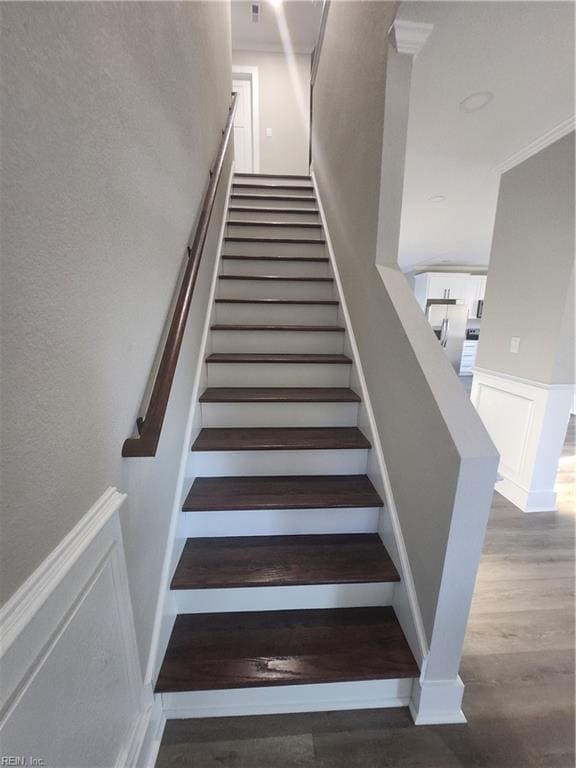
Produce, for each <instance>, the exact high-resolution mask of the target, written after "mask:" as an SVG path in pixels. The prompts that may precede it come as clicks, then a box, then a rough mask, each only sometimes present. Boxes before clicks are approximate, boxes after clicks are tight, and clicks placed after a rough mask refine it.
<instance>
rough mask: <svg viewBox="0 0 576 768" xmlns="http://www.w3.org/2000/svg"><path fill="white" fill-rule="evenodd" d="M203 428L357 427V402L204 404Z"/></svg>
mask: <svg viewBox="0 0 576 768" xmlns="http://www.w3.org/2000/svg"><path fill="white" fill-rule="evenodd" d="M201 408H202V426H204V427H355V426H356V424H357V423H358V404H357V403H202V405H201Z"/></svg>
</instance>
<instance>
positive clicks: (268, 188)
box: [232, 179, 314, 196]
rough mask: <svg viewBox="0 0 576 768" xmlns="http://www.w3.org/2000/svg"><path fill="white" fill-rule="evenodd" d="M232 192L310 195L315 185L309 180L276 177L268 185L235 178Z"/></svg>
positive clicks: (312, 193) (312, 194)
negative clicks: (283, 179) (301, 180)
mask: <svg viewBox="0 0 576 768" xmlns="http://www.w3.org/2000/svg"><path fill="white" fill-rule="evenodd" d="M232 192H233V193H234V194H236V193H240V194H242V193H245V192H255V193H256V194H259V195H260V194H262V195H309V196H314V187H313V186H312V184H310V183H309V182H305V181H304V182H299V181H288V180H285V181H282V179H274V181H273V182H270V185H268V184H267V183H266V182H265V181H264V182H263V181H261V180H259V181H245V180H241V181H240V180H237V179H235V180H234V181H233V182H232Z"/></svg>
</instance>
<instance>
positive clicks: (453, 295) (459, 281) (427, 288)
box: [414, 272, 471, 311]
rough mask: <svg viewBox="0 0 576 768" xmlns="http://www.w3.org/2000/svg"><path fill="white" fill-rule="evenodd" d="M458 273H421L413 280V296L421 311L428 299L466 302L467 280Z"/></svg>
mask: <svg viewBox="0 0 576 768" xmlns="http://www.w3.org/2000/svg"><path fill="white" fill-rule="evenodd" d="M470 277H471V275H469V274H466V273H460V272H422V273H421V274H419V275H416V276H415V278H414V294H415V296H416V298H417V300H418V303H419V304H420V306H421V307H422V310H423V311H425V310H426V302H427V301H428V299H456V300H460V301H464V302H467V299H468V279H469V278H470Z"/></svg>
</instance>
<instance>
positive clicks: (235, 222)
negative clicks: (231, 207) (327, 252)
mask: <svg viewBox="0 0 576 768" xmlns="http://www.w3.org/2000/svg"><path fill="white" fill-rule="evenodd" d="M226 224H227V225H228V226H229V227H303V228H306V229H322V224H321V223H320V222H319V221H250V219H228V221H227V222H226Z"/></svg>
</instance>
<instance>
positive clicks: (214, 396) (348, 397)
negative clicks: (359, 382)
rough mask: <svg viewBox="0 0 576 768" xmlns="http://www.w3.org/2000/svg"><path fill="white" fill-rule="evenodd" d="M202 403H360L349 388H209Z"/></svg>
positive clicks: (358, 397)
mask: <svg viewBox="0 0 576 768" xmlns="http://www.w3.org/2000/svg"><path fill="white" fill-rule="evenodd" d="M200 402H201V403H359V402H360V396H359V395H358V394H356V392H354V390H352V389H349V388H348V387H208V388H207V389H205V390H204V392H203V393H202V395H200Z"/></svg>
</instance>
